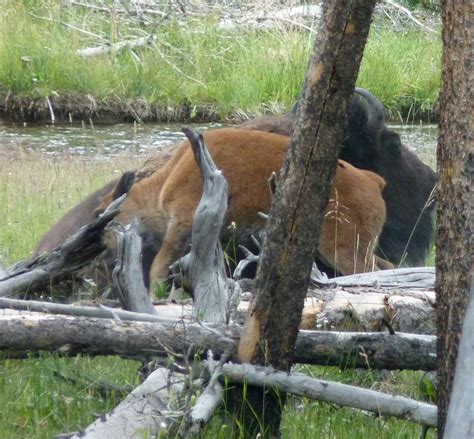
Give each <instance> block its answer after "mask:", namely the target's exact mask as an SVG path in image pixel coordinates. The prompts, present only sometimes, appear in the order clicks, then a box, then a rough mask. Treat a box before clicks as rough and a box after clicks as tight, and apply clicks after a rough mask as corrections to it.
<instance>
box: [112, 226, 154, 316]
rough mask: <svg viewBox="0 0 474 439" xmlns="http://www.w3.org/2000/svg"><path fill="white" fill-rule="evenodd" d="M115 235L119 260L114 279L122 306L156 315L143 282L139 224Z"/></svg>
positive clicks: (123, 229) (116, 231) (129, 309)
mask: <svg viewBox="0 0 474 439" xmlns="http://www.w3.org/2000/svg"><path fill="white" fill-rule="evenodd" d="M115 235H116V237H117V260H116V263H115V268H114V270H113V273H112V277H113V279H114V286H115V289H116V291H117V294H118V297H119V299H120V301H121V303H122V306H123V307H124V308H125V309H126V310H128V311H134V312H137V313H145V314H151V315H154V314H156V311H155V308H154V307H153V303H152V301H151V299H150V296H149V295H148V290H147V289H146V288H145V284H144V282H143V269H142V260H141V250H142V239H141V238H140V236H139V234H138V231H137V222H136V221H135V222H133V223H132V224H131V225H130V226H128V227H125V228H122V230H115Z"/></svg>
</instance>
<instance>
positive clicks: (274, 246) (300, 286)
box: [239, 0, 375, 435]
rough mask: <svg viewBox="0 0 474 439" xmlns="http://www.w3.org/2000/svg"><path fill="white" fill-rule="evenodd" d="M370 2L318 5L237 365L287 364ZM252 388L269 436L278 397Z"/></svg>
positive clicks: (372, 1)
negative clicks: (315, 27)
mask: <svg viewBox="0 0 474 439" xmlns="http://www.w3.org/2000/svg"><path fill="white" fill-rule="evenodd" d="M374 6H375V0H369V1H366V0H355V1H346V0H327V1H326V2H325V3H324V14H323V19H322V23H321V27H320V30H319V32H318V35H317V38H316V43H315V49H314V52H313V56H312V59H311V61H310V65H309V68H308V71H307V74H306V79H305V85H304V91H303V96H302V99H301V101H300V104H299V108H298V112H297V115H296V124H295V129H294V131H293V137H292V139H291V141H290V145H289V148H288V154H287V158H286V161H285V164H284V165H283V169H282V172H281V174H282V175H281V183H280V184H279V185H278V187H277V190H276V193H275V196H274V199H273V204H272V210H271V213H270V216H269V223H268V226H267V236H266V239H265V242H264V245H263V250H262V254H261V259H260V266H259V268H258V272H257V278H256V283H255V300H254V302H253V305H252V307H251V311H250V314H249V318H248V319H247V321H246V324H245V328H244V334H243V337H242V340H241V343H240V346H239V356H240V359H241V360H242V361H244V362H249V361H250V362H253V363H260V364H270V365H272V366H273V367H275V368H277V369H281V370H289V368H290V367H291V364H292V362H293V350H294V344H295V341H296V336H297V334H298V325H299V323H300V319H301V311H302V309H303V302H304V297H305V295H306V291H307V288H308V282H309V277H310V273H311V267H312V264H313V260H314V255H315V250H316V243H317V242H318V239H319V231H320V228H321V224H322V220H323V214H324V208H325V207H326V205H327V202H328V200H329V194H330V188H331V185H332V181H333V178H334V174H335V169H336V163H337V157H338V153H339V148H340V146H341V144H342V142H343V139H344V136H343V134H344V132H345V130H344V124H345V120H344V118H345V115H346V114H347V111H346V110H347V106H348V104H349V101H350V99H351V96H352V93H353V91H354V85H355V81H356V78H357V74H358V70H359V65H360V61H361V59H362V53H363V49H364V46H365V42H366V39H367V35H368V32H369V28H370V21H371V16H372V13H373V9H374ZM256 390H258V394H259V396H257V397H256V401H257V400H258V403H257V405H256V406H255V407H254V408H251V410H250V411H251V412H252V411H253V412H255V413H261V410H260V409H261V408H263V400H264V399H265V398H266V399H267V400H266V402H265V409H266V411H267V419H266V420H264V421H269V424H268V426H269V428H270V434H271V435H272V434H276V431H277V430H278V427H279V424H280V417H281V401H282V396H281V395H274V394H272V395H270V394H268V395H266V396H265V398H262V393H261V390H259V389H256ZM247 395H249V393H248V392H247ZM268 398H270V400H268ZM283 401H284V399H283ZM258 405H260V408H259V407H258ZM246 406H247V404H246ZM250 418H251V419H253V420H254V421H255V418H254V417H253V416H250ZM263 425H265V424H263Z"/></svg>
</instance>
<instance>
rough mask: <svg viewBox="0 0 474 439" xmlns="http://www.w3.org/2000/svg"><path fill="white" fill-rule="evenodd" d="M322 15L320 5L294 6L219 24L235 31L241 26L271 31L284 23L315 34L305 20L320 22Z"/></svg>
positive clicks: (223, 27)
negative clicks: (278, 24) (276, 25)
mask: <svg viewBox="0 0 474 439" xmlns="http://www.w3.org/2000/svg"><path fill="white" fill-rule="evenodd" d="M321 15H322V7H321V6H319V5H304V6H294V7H289V8H285V9H279V10H277V11H262V10H258V11H252V12H250V13H248V14H245V15H242V16H240V17H236V18H233V19H229V18H226V19H223V20H221V21H220V22H219V27H220V28H221V29H234V28H237V27H239V26H251V27H255V28H258V29H269V28H272V27H275V24H276V23H284V24H288V25H290V26H297V27H300V28H302V29H305V30H307V31H310V32H314V31H315V29H312V28H311V27H310V26H306V25H305V24H304V22H303V19H308V18H309V19H312V20H313V21H319V20H320V19H321Z"/></svg>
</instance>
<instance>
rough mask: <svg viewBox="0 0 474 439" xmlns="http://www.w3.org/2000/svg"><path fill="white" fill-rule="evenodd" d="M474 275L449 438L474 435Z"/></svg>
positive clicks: (463, 335)
mask: <svg viewBox="0 0 474 439" xmlns="http://www.w3.org/2000/svg"><path fill="white" fill-rule="evenodd" d="M473 340H474V276H471V294H470V299H469V306H468V308H467V311H466V317H465V318H464V325H463V327H462V336H461V343H460V346H459V355H458V359H457V362H456V374H455V377H454V384H453V393H452V395H451V401H450V403H449V411H448V417H447V420H446V430H445V433H446V435H445V436H446V437H447V438H450V437H453V438H458V437H459V438H461V437H472V436H473V435H474V379H473V378H472V363H473V362H474V342H473Z"/></svg>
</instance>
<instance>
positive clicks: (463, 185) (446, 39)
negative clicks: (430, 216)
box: [436, 0, 474, 437]
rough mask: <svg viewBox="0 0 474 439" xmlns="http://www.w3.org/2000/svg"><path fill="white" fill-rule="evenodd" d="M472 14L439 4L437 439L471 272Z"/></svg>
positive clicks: (466, 4) (452, 3)
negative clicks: (441, 31) (441, 74)
mask: <svg viewBox="0 0 474 439" xmlns="http://www.w3.org/2000/svg"><path fill="white" fill-rule="evenodd" d="M473 11H474V9H473V7H472V1H471V0H444V1H443V13H442V18H443V44H444V50H443V84H442V90H441V97H440V118H439V138H438V152H437V155H438V175H439V188H438V236H437V242H436V248H437V257H436V269H437V284H436V293H437V300H438V361H439V363H438V375H439V390H438V406H439V417H438V420H439V421H438V422H439V430H438V432H439V436H440V437H442V435H443V429H444V424H445V420H446V414H447V410H448V405H449V398H450V394H451V389H452V383H453V377H454V370H455V363H456V357H457V352H458V345H459V337H460V334H461V328H462V323H463V317H464V313H465V310H466V305H467V300H468V294H469V282H470V280H469V277H470V273H472V272H473V269H474V266H473V233H474V230H473V224H472V221H473V220H472V213H471V212H472V204H473V201H472V193H473V189H474V187H473V175H474V153H473V151H474V148H473V132H474V119H473V117H472V102H473V101H474V93H473V88H472V84H473V80H474V77H473V65H472V64H473V59H474V51H473V48H474V32H473V25H472V23H473V22H474V12H473Z"/></svg>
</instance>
